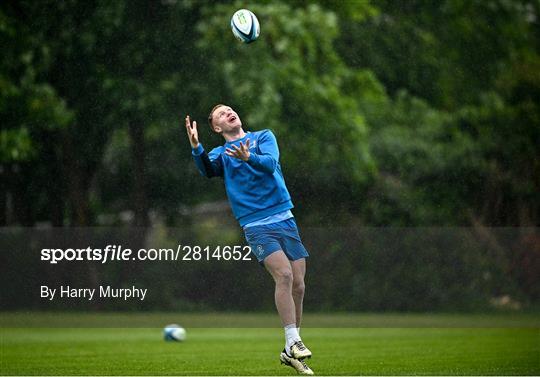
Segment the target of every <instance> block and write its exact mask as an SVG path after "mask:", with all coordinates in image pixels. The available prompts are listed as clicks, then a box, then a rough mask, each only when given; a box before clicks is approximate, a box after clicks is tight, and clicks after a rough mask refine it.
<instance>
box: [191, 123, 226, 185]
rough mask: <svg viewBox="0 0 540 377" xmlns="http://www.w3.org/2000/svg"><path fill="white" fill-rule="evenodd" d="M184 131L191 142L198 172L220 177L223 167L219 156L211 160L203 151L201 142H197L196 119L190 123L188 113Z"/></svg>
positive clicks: (209, 176) (206, 175)
mask: <svg viewBox="0 0 540 377" xmlns="http://www.w3.org/2000/svg"><path fill="white" fill-rule="evenodd" d="M186 131H187V135H188V139H189V143H190V144H191V154H192V155H193V160H194V161H195V165H197V168H198V169H199V172H200V173H201V174H202V175H204V176H205V177H208V178H212V177H220V176H223V167H222V165H221V161H219V157H218V158H217V159H215V160H211V159H210V157H208V154H207V153H206V152H205V150H204V148H203V146H202V144H201V143H199V133H198V132H197V121H193V124H192V123H191V121H190V119H189V115H188V116H186Z"/></svg>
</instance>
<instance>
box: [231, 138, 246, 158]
mask: <svg viewBox="0 0 540 377" xmlns="http://www.w3.org/2000/svg"><path fill="white" fill-rule="evenodd" d="M233 148H234V150H233V149H231V148H227V149H226V150H225V154H226V155H227V156H231V157H234V158H238V159H240V160H242V161H247V160H248V159H249V139H247V141H246V144H243V143H242V142H240V146H239V147H238V146H237V145H233Z"/></svg>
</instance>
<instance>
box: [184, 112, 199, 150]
mask: <svg viewBox="0 0 540 377" xmlns="http://www.w3.org/2000/svg"><path fill="white" fill-rule="evenodd" d="M186 131H187V135H188V138H189V143H190V144H191V148H197V147H198V146H199V133H198V132H197V121H193V125H192V124H191V121H190V120H189V115H187V116H186Z"/></svg>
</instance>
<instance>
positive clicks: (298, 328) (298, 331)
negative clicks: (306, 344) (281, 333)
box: [296, 327, 300, 336]
mask: <svg viewBox="0 0 540 377" xmlns="http://www.w3.org/2000/svg"><path fill="white" fill-rule="evenodd" d="M296 332H297V333H298V336H300V327H297V328H296Z"/></svg>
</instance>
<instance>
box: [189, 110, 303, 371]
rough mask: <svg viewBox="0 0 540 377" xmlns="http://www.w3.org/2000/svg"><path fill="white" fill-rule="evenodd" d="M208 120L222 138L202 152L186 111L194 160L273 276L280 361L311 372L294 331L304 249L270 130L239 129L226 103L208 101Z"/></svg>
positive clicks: (300, 296)
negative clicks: (217, 186) (222, 193)
mask: <svg viewBox="0 0 540 377" xmlns="http://www.w3.org/2000/svg"><path fill="white" fill-rule="evenodd" d="M208 122H209V123H210V127H211V128H212V130H213V131H214V132H217V133H219V134H221V135H222V136H223V138H224V139H225V144H224V145H223V146H220V147H217V148H214V149H213V150H212V151H211V152H210V153H208V154H207V153H206V152H205V150H204V148H203V146H202V145H201V143H200V142H199V137H198V132H197V122H196V121H194V122H193V123H191V121H190V118H189V115H188V116H186V130H187V134H188V138H189V142H190V144H191V148H192V154H193V158H194V160H195V163H196V165H197V167H198V169H199V171H200V172H201V174H202V175H204V176H206V177H208V178H211V177H222V178H223V179H224V182H225V189H226V191H227V196H228V198H229V202H230V204H231V207H232V211H233V213H234V215H235V217H236V219H237V220H238V221H239V223H240V225H241V226H242V227H243V229H244V234H245V237H246V240H247V242H248V243H249V245H250V246H251V251H252V252H253V254H254V255H255V256H256V257H257V259H258V261H259V263H261V264H263V265H264V267H265V268H266V269H267V270H268V272H270V274H271V275H272V277H273V278H274V281H275V302H276V308H277V311H278V313H279V316H280V318H281V322H282V324H283V327H284V329H285V347H284V349H283V352H282V353H281V354H280V360H281V362H282V363H283V364H286V365H288V366H291V367H293V368H294V369H296V370H297V371H298V373H300V374H307V375H311V374H313V371H312V370H311V369H310V368H309V367H308V366H307V364H306V363H305V360H304V359H306V358H309V357H311V351H310V350H309V349H308V348H307V347H306V346H305V345H304V344H303V342H302V339H301V338H300V333H299V330H300V323H301V319H302V301H303V298H304V275H305V273H306V259H305V258H306V257H308V256H309V254H308V252H307V251H306V249H305V248H304V245H303V244H302V241H301V240H300V236H299V234H298V229H297V227H296V222H295V220H294V217H293V214H292V212H291V209H292V208H293V204H292V201H291V197H290V195H289V192H288V190H287V187H286V186H285V181H284V179H283V174H282V172H281V166H280V164H279V149H278V145H277V141H276V138H275V136H274V134H273V133H272V132H271V131H270V130H263V131H259V132H245V131H244V129H243V128H242V121H241V120H240V117H239V116H238V114H237V113H236V112H235V111H234V110H233V109H232V108H230V107H229V106H227V105H222V104H219V105H216V106H214V108H213V109H212V111H211V112H210V115H209V116H208Z"/></svg>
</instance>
